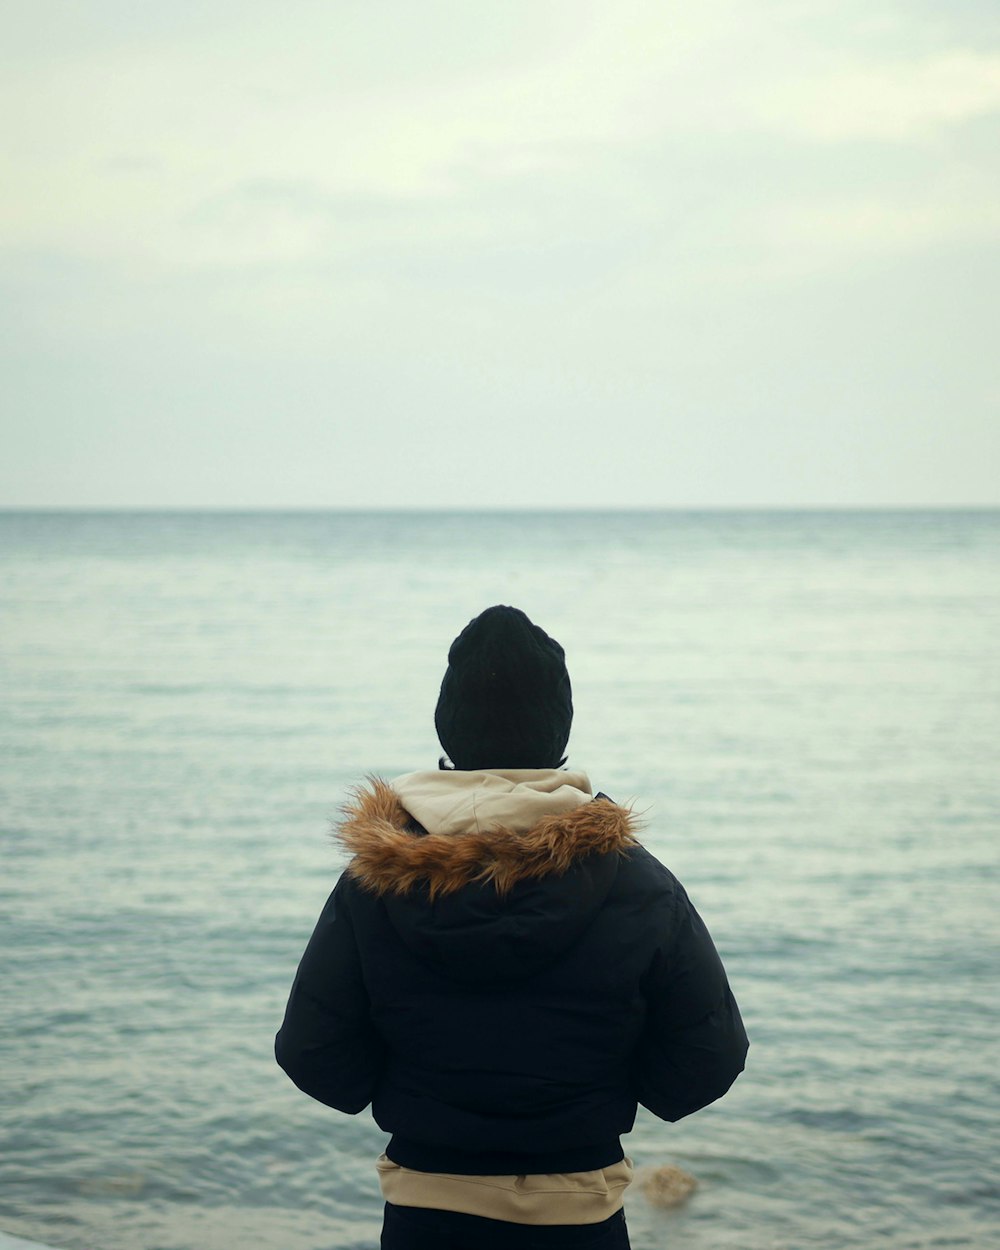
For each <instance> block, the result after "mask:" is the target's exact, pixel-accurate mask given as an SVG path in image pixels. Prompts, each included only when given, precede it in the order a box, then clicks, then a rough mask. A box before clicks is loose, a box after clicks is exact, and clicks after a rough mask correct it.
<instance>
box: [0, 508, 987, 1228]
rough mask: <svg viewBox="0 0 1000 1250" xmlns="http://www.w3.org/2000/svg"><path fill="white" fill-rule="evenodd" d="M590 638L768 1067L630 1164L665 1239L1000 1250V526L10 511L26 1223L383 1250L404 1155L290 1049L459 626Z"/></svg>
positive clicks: (7, 966) (3, 812) (580, 642)
mask: <svg viewBox="0 0 1000 1250" xmlns="http://www.w3.org/2000/svg"><path fill="white" fill-rule="evenodd" d="M497 602H503V603H512V604H515V605H517V606H520V607H522V608H524V609H525V610H526V611H527V612H528V613H529V615H531V616H532V617H533V618H535V619H537V620H538V621H539V622H540V623H541V624H542V625H544V626H545V628H546V629H548V630H549V631H550V632H551V633H552V634H553V635H554V636H555V637H557V638H558V639H559V640H560V641H561V642H562V643H563V644H564V646H565V648H566V652H567V658H568V663H569V667H570V671H571V674H572V678H573V683H574V693H575V703H576V721H575V725H574V731H573V737H572V739H571V743H570V764H571V765H572V766H573V767H574V768H581V769H584V770H586V771H587V772H589V774H590V776H591V778H592V780H593V782H594V784H595V786H597V787H599V788H600V789H602V790H604V791H605V792H607V793H608V794H610V795H612V796H613V797H614V798H615V799H617V800H618V801H619V802H630V803H634V805H635V807H636V809H637V810H638V811H639V812H640V813H641V815H642V819H643V826H644V829H643V838H644V840H645V842H646V844H647V845H648V846H649V847H650V849H651V850H652V851H653V852H654V853H655V854H656V855H658V856H659V857H660V858H661V859H663V860H664V861H665V862H666V863H667V864H668V865H669V866H670V867H671V868H672V869H673V871H674V872H675V873H676V874H677V875H678V876H679V877H680V878H681V880H682V881H683V882H684V883H685V885H686V886H687V888H688V890H689V892H690V894H691V896H692V898H693V899H694V901H695V904H696V905H697V907H698V908H699V910H700V911H701V913H702V915H703V916H704V918H705V920H706V921H707V923H708V925H709V927H710V929H711V931H712V933H713V935H714V937H715V939H716V943H717V945H718V947H719V949H720V951H721V953H722V956H723V959H724V961H725V963H726V966H727V968H728V971H729V974H730V979H731V981H732V984H733V987H734V990H735V992H736V995H737V997H738V999H739V1001H740V1003H741V1006H742V1008H743V1012H744V1016H745V1019H746V1023H747V1028H748V1031H749V1033H750V1037H751V1041H752V1045H751V1051H750V1056H749V1062H748V1066H747V1070H746V1072H745V1074H744V1075H743V1076H742V1077H741V1078H740V1079H739V1080H738V1081H737V1083H736V1085H735V1086H734V1088H733V1089H732V1091H731V1092H730V1093H729V1094H728V1095H727V1096H726V1097H725V1098H724V1099H723V1100H722V1101H721V1102H720V1103H718V1104H716V1105H715V1106H713V1107H710V1108H708V1109H707V1110H705V1111H703V1112H701V1113H699V1114H697V1115H695V1116H693V1117H690V1118H688V1119H686V1120H683V1121H681V1122H679V1123H677V1124H664V1123H662V1122H660V1121H658V1120H656V1119H655V1118H654V1117H653V1116H651V1115H649V1114H648V1113H645V1112H643V1111H640V1114H639V1118H638V1121H637V1124H636V1128H635V1131H634V1133H632V1135H631V1136H630V1137H629V1138H628V1139H627V1149H628V1152H629V1153H630V1154H631V1155H632V1156H633V1158H634V1159H635V1161H636V1164H637V1165H638V1166H639V1167H645V1168H651V1167H656V1166H660V1165H663V1164H674V1165H677V1166H680V1167H682V1168H684V1169H685V1170H687V1171H688V1172H690V1173H691V1174H692V1175H694V1176H695V1177H696V1179H697V1180H698V1182H699V1184H698V1188H697V1190H696V1191H695V1193H694V1194H693V1196H692V1197H691V1199H690V1201H689V1202H688V1203H687V1204H686V1205H684V1206H683V1207H681V1208H678V1209H676V1210H673V1211H663V1210H659V1209H657V1208H655V1207H653V1206H651V1205H650V1204H649V1203H648V1202H647V1201H646V1200H645V1198H644V1197H643V1195H642V1193H641V1191H640V1190H639V1188H638V1186H637V1187H635V1188H634V1189H633V1191H631V1193H630V1196H629V1198H628V1201H627V1214H628V1219H629V1224H630V1227H631V1230H632V1238H633V1243H634V1245H635V1247H636V1248H637V1250H654V1248H657V1247H662V1248H664V1250H666V1248H667V1247H669V1248H670V1250H718V1248H720V1247H734V1248H739V1250H779V1248H780V1250H797V1248H799V1247H813V1246H815V1247H825V1248H828V1250H848V1248H852V1247H859V1248H860V1247H864V1248H865V1250H871V1248H873V1247H878V1248H885V1250H924V1248H930V1247H938V1246H953V1247H975V1248H977V1250H978V1248H985V1247H988V1246H992V1245H996V1244H998V1239H1000V1188H998V1177H997V1172H996V1168H995V1149H996V1137H995V1132H996V1124H997V1112H998V1110H1000V1092H998V1068H1000V1054H998V1041H997V1039H998V1036H1000V1020H998V1008H997V994H996V975H997V968H998V959H997V956H998V946H1000V942H998V936H1000V935H998V920H997V915H998V909H997V906H996V904H997V898H996V881H997V875H998V874H997V833H998V824H1000V767H998V763H1000V752H998V743H1000V704H998V694H1000V514H998V513H995V512H977V513H973V512H967V513H957V512H954V513H953V512H927V513H922V512H907V513H903V512H899V513H892V512H885V513H800V514H795V513H776V514H763V513H700V514H694V513H691V514H685V513H658V514H648V513H647V514H611V515H601V514H594V513H591V514H579V515H574V514H555V515H543V514H529V513H518V514H493V515H487V514H447V515H445V514H442V515H431V514H404V513H398V514H381V515H374V514H373V515H360V514H353V515H352V514H338V513H298V514H281V515H279V514H273V513H258V514H241V515H236V514H232V515H221V514H183V513H162V514H156V513H144V514H124V513H117V514H96V513H89V514H71V513H49V514H37V513H36V514H27V513H6V514H0V611H2V622H0V686H2V706H0V847H2V877H0V944H2V945H0V951H2V954H0V961H2V963H0V967H2V989H3V995H2V1003H3V1010H2V1025H0V1182H2V1183H0V1229H3V1230H5V1231H6V1232H8V1233H10V1234H14V1235H16V1236H19V1237H25V1238H31V1239H36V1240H39V1241H45V1242H48V1243H51V1244H53V1245H57V1246H65V1247H68V1248H70V1250H214V1248H218V1250H229V1248H232V1250H243V1248H244V1247H246V1248H248V1250H252V1248H259V1250H332V1248H333V1247H343V1248H348V1247H353V1248H360V1247H373V1246H375V1245H376V1244H377V1237H378V1228H379V1223H380V1214H379V1213H380V1200H379V1196H378V1188H377V1184H376V1177H375V1171H374V1167H373V1161H374V1159H375V1157H376V1156H377V1155H378V1153H379V1151H380V1150H381V1148H382V1146H383V1143H384V1135H383V1134H382V1133H381V1131H380V1130H379V1129H378V1128H377V1126H376V1125H375V1124H374V1123H373V1121H372V1120H371V1118H370V1117H369V1115H368V1114H367V1113H366V1114H362V1115H360V1116H357V1117H353V1118H352V1117H347V1116H342V1115H338V1114H337V1113H335V1112H333V1111H331V1110H328V1109H327V1108H325V1107H323V1106H320V1105H319V1104H318V1103H314V1102H312V1101H311V1100H310V1099H308V1098H307V1097H305V1096H304V1095H303V1094H301V1093H300V1092H299V1091H298V1090H296V1089H295V1088H294V1087H293V1086H292V1084H291V1083H290V1082H289V1081H288V1080H287V1079H286V1078H285V1076H284V1075H283V1073H282V1072H281V1071H280V1070H279V1069H278V1068H277V1067H276V1066H275V1064H274V1060H273V1056H272V1039H273V1035H274V1032H275V1029H276V1028H277V1026H278V1024H279V1023H280V1019H281V1014H282V1011H283V1007H284V1002H285V997H286V995H287V992H288V988H289V985H290V982H291V978H292V975H293V972H294V969H295V965H296V962H297V960H298V957H299V955H300V954H301V951H302V948H303V946H304V944H305V941H306V939H307V937H308V935H309V932H310V930H311V928H312V925H313V923H314V921H315V918H316V915H317V914H318V912H319V910H320V907H321V906H322V903H323V901H324V899H325V898H326V895H327V893H328V892H329V890H330V889H331V887H332V885H333V883H334V881H335V880H336V877H337V874H338V871H339V869H340V866H341V860H340V858H339V856H338V853H337V851H336V850H335V849H334V847H333V846H332V844H331V843H330V840H329V838H328V829H329V822H330V820H331V819H333V818H335V817H336V812H337V808H338V805H339V804H340V803H341V802H342V801H343V799H344V797H345V795H346V792H347V790H348V788H349V787H350V786H351V785H353V784H355V783H356V782H358V781H359V780H360V779H362V778H363V777H364V775H365V774H369V773H377V774H381V775H384V776H392V775H394V774H398V773H401V772H405V771H410V770H412V769H417V768H428V767H434V766H435V764H436V761H437V756H438V753H439V747H438V745H437V742H436V740H435V736H434V730H433V719H432V712H433V707H434V702H435V699H436V695H437V687H438V683H439V682H440V678H441V674H442V672H443V669H444V664H445V657H446V652H447V647H448V644H449V642H450V641H451V639H452V637H453V636H454V635H455V634H456V633H457V632H458V631H459V630H460V629H461V628H462V626H463V625H464V624H465V623H466V622H467V621H468V620H469V619H470V618H471V617H472V616H473V615H475V614H476V613H477V612H478V611H480V610H481V609H482V608H484V607H486V606H488V605H489V604H492V603H497Z"/></svg>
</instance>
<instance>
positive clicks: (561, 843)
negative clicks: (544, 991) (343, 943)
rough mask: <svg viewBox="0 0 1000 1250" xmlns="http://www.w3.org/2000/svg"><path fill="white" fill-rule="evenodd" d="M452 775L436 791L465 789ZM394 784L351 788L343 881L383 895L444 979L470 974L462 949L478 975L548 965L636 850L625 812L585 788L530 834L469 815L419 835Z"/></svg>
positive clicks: (340, 831) (403, 932) (560, 800)
mask: <svg viewBox="0 0 1000 1250" xmlns="http://www.w3.org/2000/svg"><path fill="white" fill-rule="evenodd" d="M548 771H554V770H546V772H548ZM417 776H419V777H420V778H421V779H422V780H423V779H425V778H428V777H429V776H430V775H427V774H419V775H417ZM466 776H467V777H470V778H471V777H475V776H476V775H474V774H467V775H466ZM491 776H495V775H492V774H491ZM500 776H501V777H503V776H504V774H500ZM562 776H563V777H567V775H566V774H562ZM578 776H582V774H580V775H578ZM448 777H449V774H447V773H442V774H440V778H441V782H440V784H441V786H442V787H448V786H449V785H450V786H451V787H452V788H455V787H456V786H457V785H460V784H461V779H457V780H452V781H451V782H449V780H448ZM400 780H401V781H403V782H405V781H407V779H406V778H404V779H400ZM583 781H584V782H585V783H586V778H585V777H583ZM396 784H397V783H393V784H391V785H390V784H389V783H387V782H385V781H382V780H380V779H377V778H373V779H372V780H371V781H370V783H369V785H368V786H366V787H360V788H359V789H358V790H356V791H355V794H354V796H353V799H352V801H351V802H350V803H349V804H348V805H347V806H346V807H345V809H344V814H343V815H344V818H343V820H342V821H341V822H340V824H339V825H338V826H337V828H336V830H335V836H336V838H337V840H338V841H339V842H340V844H341V845H342V846H343V847H344V848H345V850H347V851H348V852H349V853H350V855H351V860H350V863H349V864H348V866H347V870H346V871H347V874H348V876H349V877H350V878H352V879H353V881H354V882H356V883H357V885H358V886H359V887H360V888H361V889H362V890H363V891H364V892H365V893H366V894H368V895H374V896H377V897H378V898H380V899H381V900H382V902H383V905H384V906H385V908H386V910H387V912H388V914H389V918H390V920H391V921H392V924H393V927H394V928H395V929H396V930H397V932H398V933H399V936H400V937H401V938H402V939H403V941H405V942H406V943H407V945H408V946H410V947H411V949H413V950H414V951H415V952H416V953H418V954H419V955H420V956H421V958H422V959H423V960H424V961H425V962H427V963H430V964H432V965H434V966H436V967H437V968H438V969H439V970H441V971H444V972H446V973H449V974H451V975H458V976H462V977H463V978H465V977H467V976H468V972H467V969H468V968H469V966H470V959H469V955H470V951H474V952H475V955H476V958H475V960H474V961H473V963H474V966H475V967H476V969H477V971H476V979H479V978H481V977H486V978H496V977H503V978H506V977H511V976H519V975H526V974H527V973H529V972H531V971H534V970H536V969H537V968H539V967H540V966H542V965H543V964H545V963H547V962H549V961H551V960H552V959H554V958H556V957H557V956H558V955H559V954H561V953H562V952H564V951H565V950H566V949H567V948H568V947H569V945H571V944H572V942H573V941H575V940H576V938H577V937H578V936H579V934H580V933H582V931H583V929H584V928H585V927H586V925H587V924H588V923H589V921H590V919H591V918H592V916H593V914H594V912H595V910H596V909H597V908H598V907H600V906H601V904H602V903H603V902H604V900H605V898H606V897H607V895H608V893H609V892H610V890H611V887H612V885H613V884H614V881H615V878H616V876H617V872H618V863H619V860H620V858H621V857H622V856H623V855H626V854H627V853H628V851H629V850H630V848H632V847H634V846H636V845H637V842H636V837H635V823H636V822H635V817H634V816H633V814H632V813H631V812H630V811H629V810H628V809H627V808H624V807H619V806H618V804H616V803H613V802H612V801H611V800H610V799H608V798H606V797H604V796H603V795H601V796H598V797H597V798H593V799H592V798H590V796H589V783H586V790H585V791H584V790H583V789H582V788H580V787H579V786H576V787H574V789H575V790H577V791H578V796H577V798H575V799H571V798H568V797H567V795H566V794H561V795H559V796H558V797H556V798H553V800H552V804H551V805H554V806H555V808H556V809H557V810H553V811H551V813H550V814H548V815H543V816H542V817H541V818H540V819H537V820H535V822H534V823H533V824H531V825H530V827H528V828H526V829H518V828H512V827H511V825H510V824H500V825H495V826H493V827H490V826H489V825H488V824H486V825H484V824H483V823H482V822H481V820H477V821H474V822H473V821H470V822H469V823H468V824H467V826H466V827H464V828H462V829H461V830H460V831H458V832H447V833H434V832H427V830H426V829H424V828H423V827H422V826H421V825H420V824H419V823H418V822H417V821H416V820H415V819H414V817H413V815H412V814H411V812H409V811H408V810H407V808H406V807H404V805H403V798H402V797H401V794H400V793H398V792H397V790H396V789H394V786H395V785H396ZM513 784H514V785H523V784H524V783H523V781H515V782H514V783H513ZM551 788H552V790H553V791H557V790H564V789H565V786H563V785H561V784H560V785H555V786H553V787H551ZM406 789H407V786H405V785H402V786H400V790H401V791H402V792H404V793H405V791H406ZM537 792H538V787H537V785H536V786H535V787H534V793H535V795H536V797H537ZM531 801H532V802H534V801H535V800H534V799H532V800H531ZM560 808H561V810H558V809H560ZM567 809H568V810H567ZM477 810H481V809H477ZM515 823H517V822H515Z"/></svg>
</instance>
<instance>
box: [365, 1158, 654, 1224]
mask: <svg viewBox="0 0 1000 1250" xmlns="http://www.w3.org/2000/svg"><path fill="white" fill-rule="evenodd" d="M375 1167H376V1168H377V1170H378V1178H379V1184H380V1185H381V1187H382V1197H383V1198H384V1199H385V1200H386V1202H391V1203H393V1204H394V1205H395V1206H400V1207H429V1208H432V1209H434V1210H437V1211H460V1212H462V1213H463V1214H465V1215H481V1216H485V1217H486V1218H487V1219H490V1220H506V1221H507V1222H508V1223H511V1224H597V1223H599V1222H600V1221H601V1220H606V1219H609V1218H610V1217H611V1216H612V1215H614V1213H615V1212H616V1211H618V1210H620V1209H621V1206H622V1203H623V1201H624V1194H625V1190H626V1189H627V1188H628V1187H629V1185H630V1184H631V1183H632V1160H631V1159H627V1158H626V1159H622V1161H621V1162H620V1163H614V1164H612V1165H611V1167H607V1168H598V1169H597V1170H595V1171H593V1172H555V1173H552V1174H550V1175H544V1176H460V1175H458V1174H456V1173H451V1172H447V1173H445V1172H416V1171H414V1170H413V1169H412V1168H404V1167H400V1165H399V1164H398V1163H393V1161H392V1160H391V1159H390V1158H388V1157H387V1156H386V1155H384V1154H383V1155H380V1156H379V1158H378V1160H377V1162H376V1164H375Z"/></svg>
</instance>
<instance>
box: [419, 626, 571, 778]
mask: <svg viewBox="0 0 1000 1250" xmlns="http://www.w3.org/2000/svg"><path fill="white" fill-rule="evenodd" d="M564 656H565V652H564V651H563V649H562V647H561V646H560V645H559V643H558V642H556V640H555V639H554V638H550V637H549V636H548V634H547V633H546V632H545V630H544V629H541V628H539V626H537V625H533V624H532V623H531V621H530V620H528V618H527V617H526V616H525V614H524V613H523V612H522V611H520V609H518V608H509V607H504V606H503V605H497V606H496V607H493V608H487V609H486V611H485V612H482V613H480V615H479V616H477V617H476V618H475V620H472V621H470V622H469V623H468V625H466V627H465V629H463V630H462V632H461V633H460V634H459V635H458V637H457V638H456V639H455V641H454V642H453V643H452V644H451V648H450V650H449V651H448V669H447V671H446V672H445V675H444V680H443V681H442V682H441V694H440V696H439V698H438V703H437V708H436V710H435V712H434V724H435V726H436V727H437V733H438V738H439V739H440V740H441V745H442V746H443V747H444V749H445V751H446V753H447V755H448V757H449V758H450V760H451V761H452V763H453V764H454V765H455V767H456V768H460V769H485V768H555V767H556V766H557V765H559V764H561V763H562V757H563V752H564V751H565V749H566V743H567V742H568V741H569V731H570V726H571V724H572V723H573V691H572V689H571V687H570V682H569V673H567V671H566V664H565V659H564Z"/></svg>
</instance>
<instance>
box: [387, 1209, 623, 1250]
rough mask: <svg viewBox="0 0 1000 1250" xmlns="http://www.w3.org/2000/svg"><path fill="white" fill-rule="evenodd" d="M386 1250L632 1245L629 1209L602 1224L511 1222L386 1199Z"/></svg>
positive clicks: (592, 1249)
mask: <svg viewBox="0 0 1000 1250" xmlns="http://www.w3.org/2000/svg"><path fill="white" fill-rule="evenodd" d="M382 1250H629V1240H628V1229H627V1228H626V1227H625V1212H624V1211H618V1212H617V1213H616V1214H615V1215H612V1216H611V1218H610V1219H607V1220H602V1221H601V1222H600V1224H509V1223H507V1221H506V1220H487V1219H484V1218H483V1217H482V1216H481V1215H462V1214H461V1213H460V1212H458V1211H430V1210H426V1209H425V1208H423V1207H397V1206H394V1205H393V1204H392V1203H391V1202H387V1203H386V1204H385V1220H384V1222H383V1224H382Z"/></svg>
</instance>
